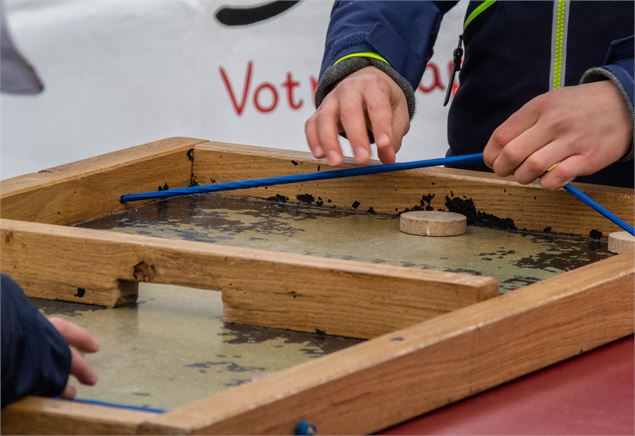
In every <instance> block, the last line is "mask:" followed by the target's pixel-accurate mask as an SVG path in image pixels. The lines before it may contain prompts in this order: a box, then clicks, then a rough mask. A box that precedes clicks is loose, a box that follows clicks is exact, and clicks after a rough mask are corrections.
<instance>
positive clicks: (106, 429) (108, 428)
mask: <svg viewBox="0 0 635 436" xmlns="http://www.w3.org/2000/svg"><path fill="white" fill-rule="evenodd" d="M153 417H154V414H152V413H145V412H137V411H132V410H124V409H115V408H110V407H103V406H96V405H91V404H82V403H75V402H71V401H64V400H55V399H52V398H41V397H27V398H24V399H22V400H20V401H17V402H15V403H13V404H10V405H9V406H7V407H5V408H4V409H2V434H96V435H98V434H138V433H139V428H140V426H141V423H142V422H144V421H146V420H148V419H150V418H153Z"/></svg>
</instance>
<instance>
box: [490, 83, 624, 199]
mask: <svg viewBox="0 0 635 436" xmlns="http://www.w3.org/2000/svg"><path fill="white" fill-rule="evenodd" d="M632 139H633V124H632V121H631V118H630V116H629V114H628V111H627V108H626V105H625V104H624V100H623V98H622V96H621V95H620V94H619V91H618V90H617V88H616V87H615V85H613V84H612V83H611V82H610V81H608V80H606V81H602V82H594V83H587V84H583V85H577V86H569V87H566V88H560V89H556V90H553V91H549V92H547V93H545V94H542V95H539V96H538V97H536V98H534V99H533V100H531V101H529V103H527V104H526V105H524V106H523V107H522V108H520V109H519V110H518V111H517V112H516V113H514V114H512V116H510V117H509V118H508V119H507V121H505V122H504V123H503V124H501V125H500V126H499V127H498V128H497V129H496V130H495V131H494V133H493V134H492V136H491V137H490V139H489V141H488V142H487V146H486V147H485V149H484V151H483V152H484V159H485V163H486V164H487V165H488V166H489V167H490V168H492V169H493V170H494V172H495V173H496V174H498V175H499V176H509V175H512V174H513V176H514V179H515V180H516V181H517V182H519V183H523V184H527V183H531V182H533V181H534V180H536V179H537V178H539V177H540V183H541V184H542V186H543V187H544V188H545V189H549V190H555V189H558V188H561V187H562V186H564V185H565V184H567V183H569V182H570V181H571V180H573V179H574V178H576V177H578V176H586V175H589V174H593V173H595V172H597V171H599V170H601V169H602V168H605V167H607V166H609V165H610V164H612V163H613V162H615V161H617V160H619V159H620V158H622V157H623V156H624V155H625V154H626V152H627V151H628V149H629V147H630V145H631V141H632ZM554 164H557V165H555V167H554ZM550 168H552V170H551V171H549V172H547V170H549V169H550ZM545 173H546V174H545Z"/></svg>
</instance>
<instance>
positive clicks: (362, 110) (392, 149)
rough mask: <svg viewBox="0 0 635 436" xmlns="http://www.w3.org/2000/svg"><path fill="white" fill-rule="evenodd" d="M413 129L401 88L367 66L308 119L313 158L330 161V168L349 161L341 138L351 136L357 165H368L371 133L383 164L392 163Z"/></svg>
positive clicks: (337, 90)
mask: <svg viewBox="0 0 635 436" xmlns="http://www.w3.org/2000/svg"><path fill="white" fill-rule="evenodd" d="M409 128H410V119H409V117H408V105H407V104H406V97H405V96H404V93H403V91H402V90H401V88H399V86H398V85H397V84H396V83H395V82H394V81H393V80H392V79H391V78H390V77H389V76H388V75H387V74H385V73H384V72H382V71H380V70H379V69H377V68H375V67H366V68H362V69H361V70H359V71H356V72H354V73H353V74H351V75H349V76H347V77H345V78H344V79H342V81H340V82H339V83H338V84H337V86H336V87H335V88H334V89H333V90H332V91H331V92H330V93H329V94H328V95H327V96H326V98H324V101H323V102H322V104H321V105H320V107H319V108H318V109H317V110H316V111H315V113H314V114H313V115H312V116H311V117H310V118H309V119H308V120H307V122H306V125H305V132H306V138H307V142H308V144H309V148H310V149H311V152H312V153H313V156H315V157H317V158H322V157H325V156H326V157H327V158H328V161H329V164H330V165H334V166H337V165H341V164H342V162H343V161H344V157H343V155H342V149H341V147H340V143H339V140H338V138H337V136H338V134H339V133H342V132H343V133H346V137H347V138H348V140H349V141H350V143H351V147H352V149H353V154H354V156H355V160H356V161H357V162H358V163H366V162H368V159H369V158H370V140H369V137H368V132H369V131H370V132H372V133H373V136H374V137H375V143H376V144H377V154H378V155H379V159H380V160H381V161H382V162H384V163H392V162H394V161H395V153H396V151H398V150H399V147H401V140H402V138H403V136H404V135H405V134H406V133H407V132H408V129H409Z"/></svg>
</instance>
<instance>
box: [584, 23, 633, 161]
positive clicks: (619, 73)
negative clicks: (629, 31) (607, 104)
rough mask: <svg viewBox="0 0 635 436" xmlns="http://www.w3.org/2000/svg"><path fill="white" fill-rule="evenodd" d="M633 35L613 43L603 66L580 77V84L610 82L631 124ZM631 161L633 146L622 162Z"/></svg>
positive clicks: (592, 69)
mask: <svg viewBox="0 0 635 436" xmlns="http://www.w3.org/2000/svg"><path fill="white" fill-rule="evenodd" d="M633 41H634V38H633V35H631V36H627V37H626V38H621V39H617V40H615V41H613V42H612V43H611V46H610V47H609V52H608V54H607V56H606V60H605V61H604V65H602V66H600V67H594V68H591V69H589V70H587V71H586V72H585V73H584V75H583V76H582V80H581V82H582V83H590V82H597V81H600V80H610V81H611V82H612V83H613V85H615V87H616V88H617V89H618V91H619V92H620V94H621V95H622V98H623V99H624V104H625V105H626V107H627V109H628V112H629V114H630V115H631V123H632V122H633V120H634V117H633V75H634V74H633V49H634V46H635V44H634V43H633ZM628 159H633V144H632V143H631V151H630V153H628V154H627V155H626V156H625V157H624V158H623V160H628Z"/></svg>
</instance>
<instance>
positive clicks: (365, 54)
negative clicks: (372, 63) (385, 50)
mask: <svg viewBox="0 0 635 436" xmlns="http://www.w3.org/2000/svg"><path fill="white" fill-rule="evenodd" d="M350 58H368V59H377V60H378V61H382V62H384V63H386V64H388V65H390V62H388V61H387V60H386V59H385V58H384V57H383V56H381V55H380V54H377V53H374V52H372V51H363V52H360V53H351V54H349V55H346V56H344V57H341V58H339V59H338V60H336V61H335V62H333V65H337V64H339V63H340V62H342V61H345V60H346V59H350Z"/></svg>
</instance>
